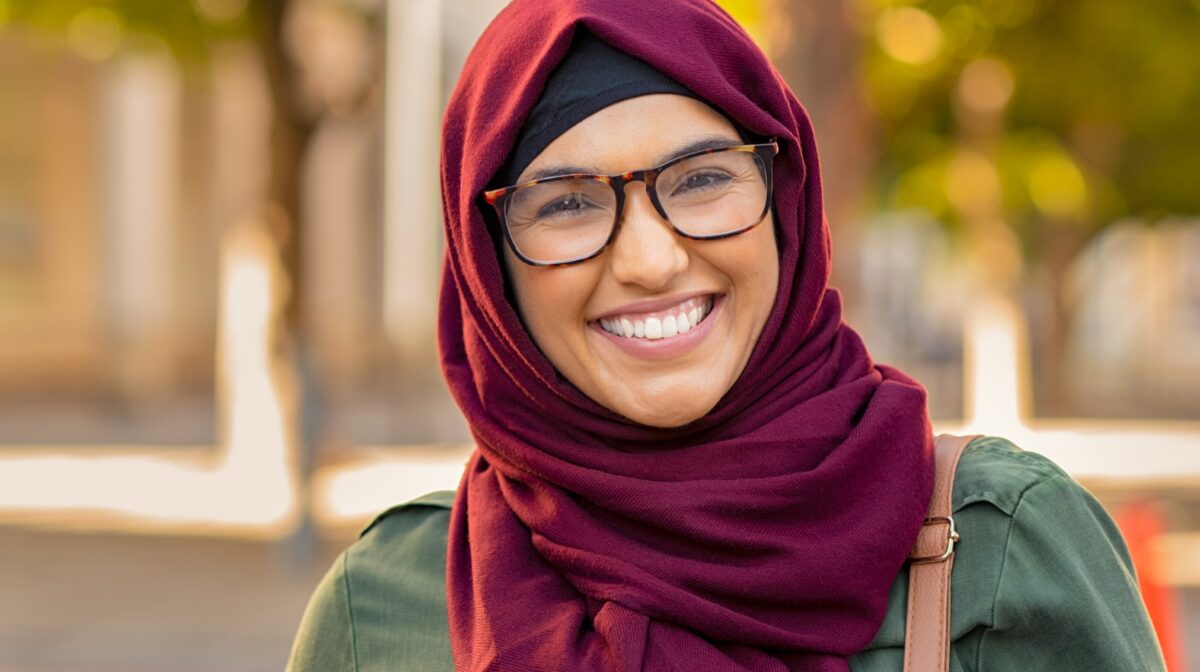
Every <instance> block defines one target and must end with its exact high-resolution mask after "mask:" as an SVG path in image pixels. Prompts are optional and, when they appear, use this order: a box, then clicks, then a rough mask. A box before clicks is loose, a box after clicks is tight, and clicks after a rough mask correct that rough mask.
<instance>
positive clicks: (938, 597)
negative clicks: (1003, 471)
mask: <svg viewBox="0 0 1200 672" xmlns="http://www.w3.org/2000/svg"><path fill="white" fill-rule="evenodd" d="M975 436H977V435H972V436H954V435H951V434H939V435H938V436H937V438H935V439H934V459H935V460H936V470H935V472H934V474H935V475H934V479H933V499H931V500H930V502H929V515H928V516H927V517H926V518H925V525H924V526H923V527H922V528H921V533H920V534H919V535H918V536H917V543H916V544H914V545H913V550H912V551H910V552H909V554H908V560H909V569H908V615H907V619H906V623H907V625H906V628H905V633H904V672H945V671H946V670H949V669H950V569H951V568H952V567H953V566H954V544H955V543H956V542H957V541H958V540H959V535H958V530H957V529H956V528H955V527H954V517H953V516H951V513H953V510H952V503H951V496H952V495H953V493H954V472H955V471H956V470H957V469H958V458H959V456H960V455H962V451H963V449H964V448H966V447H967V444H968V443H970V442H971V441H972V440H973V439H974V438H975Z"/></svg>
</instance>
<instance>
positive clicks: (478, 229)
mask: <svg viewBox="0 0 1200 672" xmlns="http://www.w3.org/2000/svg"><path fill="white" fill-rule="evenodd" d="M579 26H584V27H586V28H587V29H588V30H590V31H591V32H592V33H593V34H594V35H596V36H597V37H599V38H600V39H602V40H604V41H605V42H607V43H609V44H610V45H612V46H614V47H616V48H617V49H619V50H621V51H624V52H626V53H628V54H631V55H633V56H636V57H637V58H640V59H641V60H643V61H645V62H647V63H649V64H651V65H653V66H654V67H656V68H658V69H659V70H661V71H662V72H663V73H665V74H666V75H668V76H670V77H672V78H674V79H675V80H676V81H678V82H680V83H681V84H683V85H685V86H687V87H688V88H689V89H691V90H692V91H694V92H696V93H697V94H699V95H700V96H702V97H704V98H705V99H707V100H708V101H709V102H710V103H711V104H712V105H713V106H714V107H716V108H718V109H720V110H722V111H724V112H725V113H726V114H727V115H728V116H729V117H730V118H732V119H734V120H736V121H737V122H738V123H740V124H741V125H742V126H743V127H745V128H747V129H749V130H750V131H751V132H753V133H756V134H759V135H762V136H776V137H778V138H779V141H780V147H781V154H780V156H779V157H777V158H776V160H775V185H776V186H775V200H774V210H775V213H776V216H777V218H778V236H777V239H778V244H779V259H780V277H779V283H780V284H779V291H778V294H777V298H776V301H775V306H774V310H773V313H772V314H771V317H770V318H769V320H768V321H767V324H766V326H765V327H764V329H763V332H762V335H761V337H760V339H759V342H758V344H757V345H756V347H755V349H754V351H753V354H752V355H751V357H750V360H749V362H748V363H747V365H746V369H745V370H744V371H743V372H742V374H741V377H740V378H739V379H738V381H737V382H736V383H735V384H734V386H733V388H732V389H731V390H730V391H729V392H728V393H727V394H726V395H725V397H724V398H723V399H722V400H721V401H720V402H719V403H718V404H717V406H716V407H715V408H714V409H713V410H712V411H711V412H710V413H709V414H708V415H706V416H704V417H703V418H700V419H698V420H696V421H695V422H693V423H691V424H689V425H687V426H686V427H683V428H678V429H673V430H665V429H655V428H650V427H646V426H644V425H639V424H637V423H635V422H633V421H631V420H628V419H627V418H624V417H622V416H619V415H617V414H616V413H614V412H612V411H610V410H609V409H607V408H605V407H603V406H601V405H599V404H597V403H596V402H594V401H592V400H591V399H589V398H588V397H586V396H585V395H583V394H582V393H581V392H580V391H579V390H578V389H576V388H575V387H574V386H572V385H571V384H570V383H569V382H567V381H566V380H565V379H564V378H563V377H562V376H561V375H560V374H559V373H558V372H557V371H556V370H555V369H554V367H553V365H551V363H550V362H549V361H548V360H547V359H546V358H545V357H544V356H543V355H542V354H541V352H540V351H539V350H538V349H537V347H536V346H535V344H534V343H533V341H532V340H531V339H530V337H529V334H528V333H527V332H526V331H525V329H524V328H523V327H522V325H521V322H520V320H519V318H518V317H517V313H516V311H515V310H514V308H513V306H512V305H510V303H509V302H508V300H507V299H506V294H505V289H504V283H505V279H504V275H503V272H502V269H501V265H500V262H499V260H498V258H497V252H496V246H495V239H494V238H493V234H494V231H490V230H489V226H491V223H490V218H488V219H485V211H484V209H483V207H481V205H480V199H479V194H480V192H481V191H482V190H483V189H484V188H485V186H487V185H488V184H489V182H490V181H491V179H492V177H493V175H494V174H495V173H496V171H497V170H498V169H499V168H500V167H501V166H502V164H503V163H504V161H505V159H506V157H507V155H508V154H509V152H510V151H511V149H512V147H513V144H514V142H515V139H516V137H517V134H518V131H519V130H520V127H521V124H522V121H523V120H524V118H525V116H526V115H527V114H529V111H530V110H531V108H532V107H533V105H534V103H535V102H536V101H537V99H538V96H539V94H540V92H541V89H542V86H543V84H544V83H545V80H546V78H547V76H548V75H549V73H550V71H551V70H552V69H553V67H554V66H555V64H556V63H557V62H558V61H559V60H560V59H561V58H562V57H563V55H564V53H565V52H566V50H567V48H568V47H569V46H570V43H571V39H572V35H573V33H574V31H575V30H576V28H577V27H579ZM442 197H443V198H442V203H443V208H444V215H445V225H446V236H447V249H446V258H445V267H444V274H443V278H442V289H441V306H440V317H439V349H440V353H441V360H442V366H443V370H444V373H445V376H446V379H447V381H448V383H449V385H450V389H451V391H452V392H453V394H454V397H455V399H456V401H457V402H458V404H459V406H460V407H461V408H462V411H463V413H464V414H465V415H466V418H467V420H468V422H469V424H470V427H471V431H472V433H473V435H474V437H475V440H476V442H477V444H478V448H477V450H476V451H475V453H474V454H473V456H472V458H471V460H470V462H469V464H468V465H467V468H466V472H465V473H464V475H463V480H462V483H461V485H460V487H459V489H458V494H457V499H456V500H455V504H454V509H453V512H452V515H451V526H450V540H449V549H448V569H447V579H448V584H447V598H448V606H449V615H450V638H451V642H452V645H453V650H454V660H455V664H456V667H457V669H459V670H462V671H470V672H476V671H479V670H513V671H522V672H523V671H527V670H553V671H555V672H559V671H561V670H606V671H635V670H677V669H678V670H689V671H691V670H697V671H706V670H721V671H728V670H806V671H807V670H819V671H825V670H830V671H832V670H838V671H843V672H844V671H845V670H848V669H849V666H848V663H847V660H846V659H847V657H848V656H850V655H853V654H854V653H856V652H858V651H860V650H861V649H862V648H863V647H865V646H866V645H867V644H868V643H869V642H870V641H871V639H872V638H873V637H874V635H875V633H876V631H877V630H878V628H879V625H880V623H881V622H882V620H883V616H884V612H885V609H886V606H887V602H888V590H889V587H890V586H891V584H892V581H893V580H894V579H895V577H896V575H897V573H898V572H899V571H900V569H901V566H902V565H903V563H904V559H905V555H906V553H907V551H908V550H909V548H910V546H911V545H912V543H913V541H914V540H915V538H916V534H917V531H918V529H919V527H920V526H921V522H922V518H923V516H924V512H925V510H926V505H927V504H928V501H929V497H930V490H931V487H932V477H933V462H932V441H931V434H930V425H929V420H928V415H927V412H926V406H925V390H924V388H922V387H921V386H920V385H919V384H918V383H916V382H915V381H913V380H912V379H910V378H908V377H907V376H905V375H904V374H903V373H901V372H900V371H897V370H896V369H893V368H890V367H887V366H884V365H878V364H875V363H873V362H872V360H871V358H870V356H869V355H868V353H867V350H866V348H865V347H864V345H863V343H862V340H861V339H860V338H859V336H858V335H857V334H856V333H855V332H854V331H853V330H852V329H851V328H850V327H849V326H848V325H846V324H845V323H844V322H843V321H842V318H841V309H842V307H841V300H840V296H839V294H838V293H837V291H836V290H834V289H832V288H829V287H828V279H829V266H830V240H829V227H828V224H827V222H826V221H825V217H824V211H823V209H822V203H821V181H820V171H819V168H818V162H817V148H816V143H815V140H814V137H813V130H812V126H811V124H810V122H809V119H808V116H807V114H806V113H805V111H804V109H803V108H802V107H801V106H800V103H799V102H798V101H797V100H796V97H795V95H794V94H793V93H792V91H791V90H790V89H789V88H788V87H787V85H786V84H785V83H784V82H783V80H782V78H781V77H780V76H779V74H778V73H777V72H776V71H775V70H774V68H773V67H772V66H771V64H770V63H769V62H768V61H767V59H766V57H765V56H764V55H763V54H762V52H761V51H760V50H759V49H758V47H757V46H755V44H754V43H753V42H752V41H751V40H750V38H749V37H748V36H747V35H746V33H745V32H744V31H743V30H742V28H741V27H739V26H738V25H737V24H736V23H735V22H734V21H733V20H732V19H731V18H730V17H729V16H728V15H727V14H725V12H724V11H722V10H721V9H720V8H718V7H717V6H716V5H715V4H713V3H712V2H709V1H708V0H516V2H513V3H512V4H511V5H509V6H508V7H506V8H505V9H504V11H502V12H501V13H500V15H499V16H498V17H497V18H496V19H495V20H494V21H493V22H492V24H491V25H490V26H489V27H488V28H487V30H486V31H485V32H484V34H483V36H482V37H480V39H479V42H478V43H477V44H476V46H475V48H474V50H473V51H472V52H471V55H470V57H469V58H468V59H467V63H466V66H465V68H464V70H463V73H462V76H461V78H460V79H459V82H458V86H457V88H456V89H455V91H454V94H453V96H452V97H451V99H450V103H449V107H448V108H447V110H446V117H445V123H444V127H443V132H442Z"/></svg>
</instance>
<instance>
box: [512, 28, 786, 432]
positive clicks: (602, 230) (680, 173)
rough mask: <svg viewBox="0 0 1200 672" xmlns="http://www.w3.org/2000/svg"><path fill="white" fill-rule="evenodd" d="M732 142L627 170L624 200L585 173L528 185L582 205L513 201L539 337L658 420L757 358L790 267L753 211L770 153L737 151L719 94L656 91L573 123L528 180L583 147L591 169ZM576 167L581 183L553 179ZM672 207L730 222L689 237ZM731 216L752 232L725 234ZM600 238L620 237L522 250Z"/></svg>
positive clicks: (694, 414)
mask: <svg viewBox="0 0 1200 672" xmlns="http://www.w3.org/2000/svg"><path fill="white" fill-rule="evenodd" d="M576 53H577V54H595V53H599V52H598V50H597V48H596V47H592V48H591V49H589V50H587V51H583V50H581V51H577V52H576ZM609 59H610V60H611V59H612V57H609ZM575 62H577V61H569V62H568V66H569V65H571V64H572V63H575ZM564 72H573V71H572V70H560V71H559V73H564ZM553 85H554V80H552V82H551V84H550V86H553ZM721 146H724V147H725V148H726V149H725V151H720V152H715V153H713V152H704V153H701V154H699V155H698V156H693V157H692V158H689V159H683V160H681V161H676V162H674V163H671V164H670V165H668V167H666V168H665V169H663V171H662V172H661V173H659V174H658V177H657V179H656V180H655V181H653V182H650V180H646V181H644V182H633V183H630V184H628V185H627V186H625V187H624V189H625V192H624V204H623V205H624V207H623V208H621V207H620V205H619V201H620V200H621V199H620V198H619V196H618V194H620V193H621V192H613V191H612V189H611V188H609V185H605V184H601V185H599V187H598V188H596V189H592V190H590V191H591V192H595V194H596V195H594V196H589V190H588V189H587V188H582V189H581V188H580V187H579V186H578V184H579V183H580V182H581V181H582V180H578V179H576V180H567V181H562V180H560V181H558V182H549V183H542V185H540V186H535V187H534V188H531V189H526V190H524V191H517V192H515V193H516V194H521V193H527V192H536V191H538V190H539V189H540V188H543V187H544V188H547V190H548V191H549V198H546V199H543V198H541V197H539V196H533V197H531V198H530V199H529V200H532V201H534V203H536V204H541V203H542V202H543V201H546V202H547V203H548V204H549V205H548V206H543V207H550V206H560V205H565V206H566V207H568V208H571V209H569V210H566V211H556V212H554V213H553V214H542V213H540V212H539V216H526V215H524V214H523V213H521V214H518V213H516V212H514V208H513V207H512V206H510V207H509V208H508V210H507V213H504V210H501V212H502V213H504V214H506V215H507V216H506V217H505V218H504V221H505V225H506V226H507V227H508V230H509V232H510V235H509V236H508V240H509V241H511V242H512V244H511V245H510V246H509V248H507V249H506V255H505V258H506V262H507V263H506V266H507V270H508V274H509V277H510V278H511V280H512V284H513V289H514V292H515V295H516V299H517V307H518V310H519V312H520V314H521V318H522V320H523V322H524V324H525V326H526V328H527V329H528V330H529V333H530V335H531V336H533V340H534V341H535V342H537V343H538V345H539V346H540V347H541V350H542V352H544V353H545V355H546V357H548V358H549V359H550V361H551V362H552V363H553V364H554V366H555V368H556V369H558V371H559V372H561V373H562V375H563V376H564V377H566V378H567V380H569V381H570V382H571V383H573V384H574V385H575V386H576V387H578V388H579V389H580V390H581V391H582V392H583V393H584V394H586V395H588V396H589V397H591V398H592V399H594V400H595V401H597V402H599V403H601V404H603V405H604V406H605V407H607V408H610V409H612V410H614V411H616V412H618V413H620V414H621V415H623V416H625V417H627V418H630V419H632V420H635V421H637V422H640V423H642V424H645V425H652V426H655V427H675V426H678V425H683V424H686V423H688V422H691V421H693V420H696V419H697V418H700V417H701V416H703V415H704V414H705V413H707V412H708V411H709V410H711V409H712V407H713V406H715V405H716V403H717V401H718V400H719V399H720V398H721V397H722V396H724V394H725V393H726V392H727V391H728V390H729V388H730V387H732V386H733V383H734V381H735V380H737V378H738V375H739V374H740V373H741V372H742V369H744V368H745V366H746V362H747V361H748V360H749V358H750V352H751V350H752V349H753V348H754V345H755V343H757V341H758V336H759V334H760V333H761V332H762V328H763V325H764V324H766V321H767V316H768V315H769V314H770V311H771V306H772V305H773V304H774V302H775V290H776V285H777V284H778V281H779V257H778V253H777V252H776V249H775V232H774V227H772V226H755V225H756V224H758V223H759V222H760V221H762V220H764V219H767V218H769V216H770V212H769V210H768V209H767V208H768V180H767V177H766V176H767V172H766V169H762V168H760V167H759V166H760V165H766V164H760V163H759V161H760V159H759V158H758V155H756V154H754V153H751V152H744V151H729V149H728V148H730V147H738V146H741V139H740V138H739V136H738V131H737V129H735V128H734V126H733V124H731V123H730V122H729V121H728V120H727V119H726V118H725V117H724V116H722V115H721V114H720V113H718V112H717V111H716V110H714V109H712V108H711V107H709V106H708V105H706V104H704V103H702V102H700V101H697V100H695V99H694V98H689V97H686V96H681V95H678V94H649V95H642V96H639V97H636V98H629V99H626V100H623V101H620V102H617V103H614V104H612V105H609V106H608V107H604V108H603V109H600V110H598V111H596V112H595V113H593V114H591V115H590V116H588V117H586V118H585V119H583V120H582V121H580V122H579V123H577V124H575V125H574V126H572V127H570V128H569V129H567V130H566V132H564V133H563V134H562V135H560V136H558V137H557V138H555V139H554V140H553V142H551V143H550V144H549V145H548V146H547V147H546V148H545V149H543V150H542V151H541V152H540V153H539V154H538V155H537V156H536V158H534V159H533V161H532V163H530V164H529V166H528V167H526V168H525V170H524V171H522V176H521V178H520V179H519V180H518V182H527V181H528V180H529V179H530V178H531V177H533V176H534V175H537V174H538V173H539V172H546V171H545V169H544V168H543V167H545V166H562V165H571V164H572V163H574V162H577V161H575V160H576V159H577V157H589V169H590V170H592V171H593V172H596V173H601V174H617V175H619V174H623V173H625V171H627V170H629V169H631V168H635V167H639V166H645V165H660V164H664V163H669V162H670V161H671V159H675V158H676V157H680V156H687V155H689V154H691V153H693V152H696V151H701V152H703V150H702V149H699V148H702V147H714V148H715V147H721ZM664 159H665V160H664ZM552 170H553V172H555V173H556V174H559V171H560V170H561V168H554V169H552ZM571 172H575V171H571ZM564 182H565V183H566V184H567V185H569V186H566V187H565V188H555V187H557V185H559V184H563V183H564ZM651 184H652V185H653V191H656V192H657V194H658V196H657V198H654V197H652V195H651V194H652V193H653V192H652V190H651V187H650V185H651ZM572 199H580V202H576V201H573V200H572ZM582 201H586V203H585V202H582ZM656 203H657V204H659V205H656ZM525 209H526V206H524V205H521V206H517V208H516V210H518V211H523V210H525ZM533 209H534V210H538V208H537V207H536V206H535V207H534V208H533ZM588 210H590V211H594V212H588ZM764 211H765V212H766V214H765V215H764ZM618 213H619V216H618ZM664 215H665V216H664ZM543 220H545V221H543ZM588 220H593V221H594V222H595V223H594V224H592V223H590V222H589V221H588ZM666 223H669V224H671V225H673V226H674V227H687V228H684V229H683V230H684V231H687V232H689V233H691V232H696V233H694V234H693V235H702V234H701V233H700V232H701V231H703V232H704V233H708V234H709V235H720V236H722V238H721V239H719V240H707V239H700V240H696V239H689V238H686V237H684V235H681V234H680V232H679V231H678V230H676V229H675V228H673V226H670V225H668V226H664V224H666ZM531 228H533V229H537V231H529V229H531ZM590 228H595V229H597V232H596V233H594V234H593V233H590V232H588V231H587V229H590ZM705 229H707V231H704V230H705ZM734 231H736V232H738V233H740V234H741V235H733V236H730V235H728V234H729V233H730V232H734ZM613 234H617V235H613ZM533 238H540V239H541V240H539V241H537V242H533V241H531V240H530V239H533ZM589 238H590V240H591V242H590V244H588V245H587V248H597V249H598V248H599V247H600V246H602V245H604V243H605V242H607V243H608V245H607V248H606V249H604V250H603V254H600V255H599V257H598V258H595V259H592V260H591V261H590V262H588V263H576V264H572V265H570V266H565V267H549V268H545V267H539V266H534V265H531V264H529V263H526V262H525V261H524V260H522V259H520V258H519V256H518V255H519V253H520V251H521V250H522V249H537V250H541V249H547V250H554V249H560V250H562V251H563V254H562V255H560V256H559V257H557V258H559V259H571V258H575V257H578V256H580V255H578V254H577V253H576V252H578V251H580V250H584V249H587V248H579V247H576V246H579V245H580V244H581V243H583V242H587V240H588V239H589ZM610 238H611V242H609V240H610ZM547 239H550V240H549V241H548V240H547ZM558 240H561V241H562V242H561V243H557V242H553V241H558ZM524 241H530V242H524ZM588 251H589V252H590V251H592V250H588ZM693 325H694V326H693Z"/></svg>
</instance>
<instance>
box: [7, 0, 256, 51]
mask: <svg viewBox="0 0 1200 672" xmlns="http://www.w3.org/2000/svg"><path fill="white" fill-rule="evenodd" d="M253 4H254V3H253V2H249V3H241V2H238V1H237V0H208V1H207V2H192V1H189V0H54V1H53V2H47V1H46V0H0V28H2V27H3V26H4V24H5V23H8V24H14V25H17V26H22V27H25V28H28V29H32V30H34V31H36V32H40V33H43V34H50V35H54V36H59V37H63V38H65V39H67V40H68V42H69V44H70V45H71V46H72V47H73V48H74V49H75V50H76V51H79V52H80V53H81V55H83V56H85V57H93V58H96V59H97V60H99V59H100V58H103V57H105V56H106V54H107V52H109V51H111V50H112V49H115V48H117V47H118V46H120V47H122V48H132V49H138V48H155V47H157V46H166V47H167V48H169V49H170V50H171V51H172V52H173V53H174V54H175V55H176V57H177V58H178V59H179V60H180V61H182V62H184V63H195V62H203V61H204V60H205V58H206V57H207V56H208V53H209V48H210V47H211V46H212V45H213V44H214V43H216V42H218V41H221V40H226V39H230V38H234V37H239V36H243V35H245V34H247V33H248V31H250V30H251V29H252V27H253V22H254V20H255V17H254V15H253V12H252V10H251V9H250V7H252V6H253ZM206 7H208V8H213V7H215V8H217V10H220V9H222V8H225V7H232V8H233V9H234V10H239V9H245V11H230V12H229V14H228V15H221V14H220V13H219V11H218V13H217V14H215V15H214V14H213V13H212V11H210V12H209V13H207V14H206V13H205V11H204V8H206Z"/></svg>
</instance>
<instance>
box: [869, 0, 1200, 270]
mask: <svg viewBox="0 0 1200 672" xmlns="http://www.w3.org/2000/svg"><path fill="white" fill-rule="evenodd" d="M855 4H857V5H858V6H860V7H861V8H862V10H861V20H860V29H861V31H862V33H863V34H864V36H865V37H868V38H870V39H867V40H865V41H864V44H865V45H866V49H867V62H868V68H867V78H866V88H867V95H868V99H869V100H870V101H871V103H872V106H873V107H874V109H875V112H876V113H877V114H878V116H879V118H880V120H881V124H882V127H883V130H884V137H886V138H887V140H886V145H887V146H886V147H885V148H884V151H883V153H882V154H881V156H880V161H879V166H878V171H877V179H876V196H877V201H878V202H879V204H881V205H885V206H891V207H910V206H919V207H923V208H925V209H927V210H929V211H930V212H932V213H934V214H935V215H937V216H938V217H939V218H940V219H941V220H942V221H945V222H948V223H949V224H950V225H951V226H957V225H960V224H961V223H962V222H963V220H964V216H965V215H967V214H969V212H968V211H969V210H970V205H972V203H970V201H971V196H970V195H966V196H965V199H966V202H964V201H963V199H962V198H959V199H957V200H956V194H955V193H954V170H955V168H956V164H955V163H954V159H955V157H959V156H961V152H962V150H963V149H964V145H966V146H968V147H973V148H975V149H977V150H978V151H979V152H980V153H981V154H982V156H983V157H984V158H985V159H986V160H987V163H988V164H990V165H989V166H986V167H984V168H985V170H986V169H988V168H990V169H991V170H992V171H993V172H994V174H995V179H996V182H997V184H998V186H999V191H1000V193H999V196H1000V197H1001V201H1000V206H1001V211H1002V213H1003V215H1004V218H1005V220H1006V221H1007V222H1008V223H1009V224H1010V225H1011V226H1012V227H1013V228H1014V230H1015V231H1016V233H1017V234H1018V235H1019V237H1020V240H1021V242H1022V249H1023V251H1024V253H1025V256H1026V257H1027V258H1029V259H1031V260H1036V259H1039V258H1040V257H1041V255H1042V254H1044V253H1045V252H1047V251H1048V250H1047V248H1048V247H1049V246H1052V245H1053V244H1054V243H1053V242H1052V240H1051V239H1052V238H1053V237H1055V236H1058V235H1060V234H1062V233H1063V229H1064V227H1066V228H1076V229H1078V230H1079V231H1081V234H1079V235H1075V236H1072V237H1075V238H1079V239H1080V241H1081V240H1082V239H1083V238H1086V237H1087V235H1089V234H1090V233H1093V232H1095V231H1096V230H1099V229H1101V228H1103V227H1104V226H1106V225H1108V224H1110V223H1112V222H1113V221H1115V220H1116V219H1118V218H1119V217H1121V216H1124V215H1137V216H1142V217H1148V218H1155V217H1156V216H1158V215H1161V214H1167V213H1197V212H1200V189H1197V188H1196V187H1195V184H1194V178H1193V176H1194V175H1197V174H1200V126H1197V124H1196V123H1195V110H1196V109H1198V108H1200V49H1197V48H1196V36H1197V35H1200V2H1197V1H1196V0H1162V1H1160V2H1153V3H1130V2H1119V1H1116V0H1103V1H1100V2H1096V1H1094V0H969V1H967V2H957V1H955V2H951V1H949V0H926V1H925V2H913V3H904V2H884V1H883V0H856V2H855ZM958 167H960V168H961V165H959V166H958ZM976 191H977V192H979V193H977V194H976V197H985V196H986V194H983V193H982V192H981V191H980V190H976ZM960 196H961V194H960Z"/></svg>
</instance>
